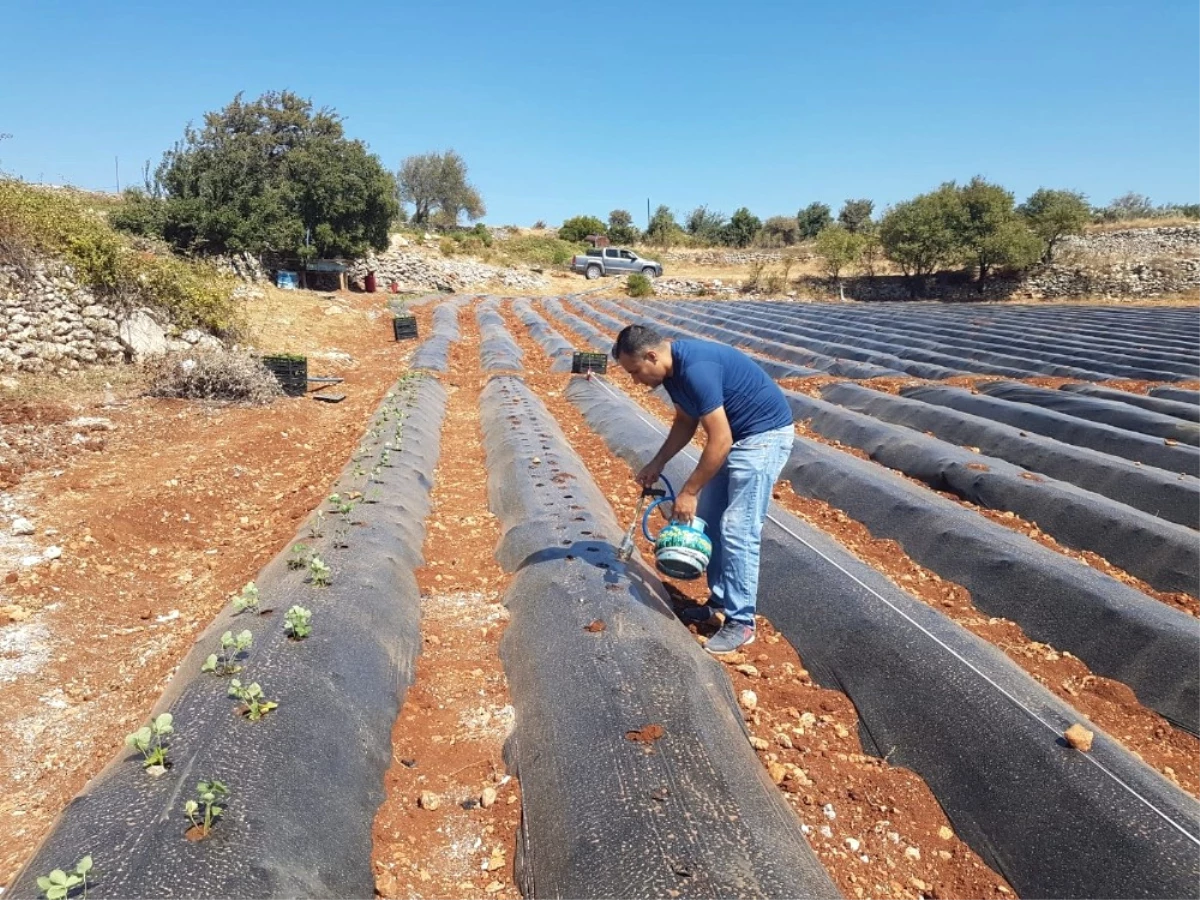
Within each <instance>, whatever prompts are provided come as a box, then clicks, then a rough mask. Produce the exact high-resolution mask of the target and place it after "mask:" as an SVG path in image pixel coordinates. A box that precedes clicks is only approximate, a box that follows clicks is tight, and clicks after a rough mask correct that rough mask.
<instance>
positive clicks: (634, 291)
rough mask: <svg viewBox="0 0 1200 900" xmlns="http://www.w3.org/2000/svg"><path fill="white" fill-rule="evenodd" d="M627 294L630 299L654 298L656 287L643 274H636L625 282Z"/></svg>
mask: <svg viewBox="0 0 1200 900" xmlns="http://www.w3.org/2000/svg"><path fill="white" fill-rule="evenodd" d="M625 293H627V294H628V295H629V296H630V297H653V296H654V285H653V284H651V283H650V279H649V278H647V277H646V276H645V275H643V274H642V273H641V272H634V273H633V274H631V275H630V276H629V278H628V279H627V280H626V282H625Z"/></svg>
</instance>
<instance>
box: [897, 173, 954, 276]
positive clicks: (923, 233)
mask: <svg viewBox="0 0 1200 900" xmlns="http://www.w3.org/2000/svg"><path fill="white" fill-rule="evenodd" d="M961 216H962V203H961V201H960V199H959V196H958V189H957V188H956V187H955V185H954V182H949V183H947V184H943V185H942V186H941V187H940V188H938V189H937V190H936V191H932V192H930V193H928V194H920V195H918V196H916V197H914V198H913V199H912V200H905V201H904V202H903V203H897V204H896V205H895V206H893V207H892V208H891V209H889V210H888V211H887V212H886V213H884V215H883V218H882V219H881V220H880V222H879V241H880V244H881V245H882V246H883V252H884V255H885V256H886V257H887V258H888V259H890V260H891V261H892V262H894V263H896V265H898V266H899V267H900V270H901V271H902V272H903V273H904V274H905V275H906V276H908V278H909V284H910V289H911V290H912V292H913V293H914V294H916V293H918V292H919V291H920V290H921V288H922V287H923V283H924V279H925V278H926V277H928V276H929V275H932V274H933V273H934V272H936V271H937V270H938V269H939V268H941V267H942V266H944V265H947V264H949V263H951V262H953V261H954V260H955V258H956V257H957V256H958V254H959V253H960V252H961V247H962V242H961V240H960V238H959V233H958V224H959V221H960V219H961Z"/></svg>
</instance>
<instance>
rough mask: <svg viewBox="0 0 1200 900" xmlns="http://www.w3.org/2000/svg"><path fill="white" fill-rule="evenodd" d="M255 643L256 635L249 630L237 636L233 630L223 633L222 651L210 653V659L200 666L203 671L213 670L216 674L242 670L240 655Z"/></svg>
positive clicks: (227, 673) (229, 673)
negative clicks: (238, 662)
mask: <svg viewBox="0 0 1200 900" xmlns="http://www.w3.org/2000/svg"><path fill="white" fill-rule="evenodd" d="M253 643H254V635H252V634H251V633H250V632H249V631H243V632H240V633H239V634H238V636H237V637H234V636H233V632H232V631H227V632H225V633H224V634H223V635H221V652H220V653H210V654H209V655H208V659H206V660H204V665H202V666H201V667H200V671H201V672H212V673H213V674H214V675H232V674H233V673H234V672H240V671H242V667H241V666H239V665H238V664H237V662H236V660H237V658H238V656H240V655H241V654H242V653H245V652H246V651H247V650H249V649H250V645H251V644H253Z"/></svg>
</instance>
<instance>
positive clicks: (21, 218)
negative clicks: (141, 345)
mask: <svg viewBox="0 0 1200 900" xmlns="http://www.w3.org/2000/svg"><path fill="white" fill-rule="evenodd" d="M29 249H36V250H39V251H41V252H43V253H48V254H51V255H55V256H61V257H62V258H63V259H64V260H66V262H68V263H70V264H71V266H72V267H73V268H74V270H75V276H76V278H77V279H78V280H79V281H80V283H82V284H84V285H87V286H88V287H90V288H92V289H93V290H95V291H96V292H97V293H100V294H103V295H105V296H108V297H110V298H113V299H114V300H116V301H118V303H121V304H124V305H141V306H152V307H156V308H158V309H161V310H163V311H165V312H166V313H167V314H168V315H169V316H170V317H171V319H172V320H174V321H175V322H176V323H177V324H179V325H180V326H181V327H182V328H203V329H206V330H209V331H214V332H216V333H218V334H226V335H233V334H236V333H237V332H238V330H239V328H240V326H241V321H240V310H239V307H238V304H237V302H236V301H235V300H234V298H233V287H234V280H233V279H232V278H231V277H229V276H225V275H222V274H220V273H219V272H217V270H216V269H215V268H214V267H213V266H211V265H209V264H207V263H203V262H196V261H191V260H185V259H181V258H179V257H175V256H158V255H155V254H154V253H150V252H146V251H139V250H135V249H134V248H133V247H131V246H130V245H129V244H128V242H127V241H126V240H125V239H123V238H122V237H121V236H120V235H118V234H117V233H116V232H115V231H114V230H113V229H112V227H111V226H110V225H109V224H108V223H107V222H105V221H104V219H103V218H102V217H101V216H99V215H97V214H96V213H94V212H92V211H90V210H88V209H87V208H86V207H85V206H84V205H83V204H82V203H81V202H80V201H79V200H78V199H76V198H75V197H73V196H71V195H70V194H66V193H62V192H57V191H48V190H44V189H40V188H36V187H33V186H31V185H27V184H24V183H22V182H19V181H14V180H12V179H0V261H4V262H9V263H10V264H18V265H20V264H21V262H22V259H21V257H22V255H23V252H25V251H27V250H29Z"/></svg>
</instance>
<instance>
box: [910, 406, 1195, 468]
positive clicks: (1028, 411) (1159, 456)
mask: <svg viewBox="0 0 1200 900" xmlns="http://www.w3.org/2000/svg"><path fill="white" fill-rule="evenodd" d="M900 396H902V397H907V398H909V399H912V400H920V401H921V402H923V403H929V404H933V405H936V406H945V407H949V408H950V409H957V410H959V411H960V412H965V413H971V414H972V415H976V416H982V417H983V418H987V419H991V420H992V421H993V422H1003V423H1004V424H1005V425H1012V426H1013V427H1014V428H1018V429H1020V430H1022V431H1032V432H1034V433H1036V434H1041V435H1045V436H1046V437H1050V438H1054V439H1055V440H1057V441H1063V442H1064V443H1068V444H1074V445H1075V446H1077V447H1087V448H1088V449H1091V450H1096V451H1099V452H1100V453H1107V454H1110V455H1113V456H1120V457H1122V458H1124V459H1128V460H1132V461H1133V462H1140V463H1142V464H1144V465H1147V466H1154V467H1155V468H1157V469H1165V470H1166V471H1168V472H1177V473H1181V474H1184V475H1191V476H1192V477H1193V478H1195V477H1200V453H1198V452H1197V450H1196V448H1195V447H1188V446H1186V445H1183V444H1180V445H1178V446H1174V447H1172V446H1170V445H1168V444H1165V443H1164V442H1163V441H1162V440H1161V439H1159V438H1153V437H1150V436H1149V435H1144V434H1135V433H1134V432H1131V431H1125V430H1123V429H1120V428H1114V427H1113V426H1112V425H1104V424H1101V423H1099V422H1087V421H1084V420H1083V419H1077V418H1075V417H1074V416H1068V415H1065V414H1063V413H1060V412H1054V411H1053V410H1049V409H1041V408H1040V407H1036V406H1029V405H1028V404H1024V403H1013V402H1010V401H1008V400H1001V399H1000V398H998V397H989V396H988V395H986V394H972V393H971V392H970V391H966V390H963V389H962V388H954V387H941V386H937V385H923V386H919V387H911V388H901V389H900Z"/></svg>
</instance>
